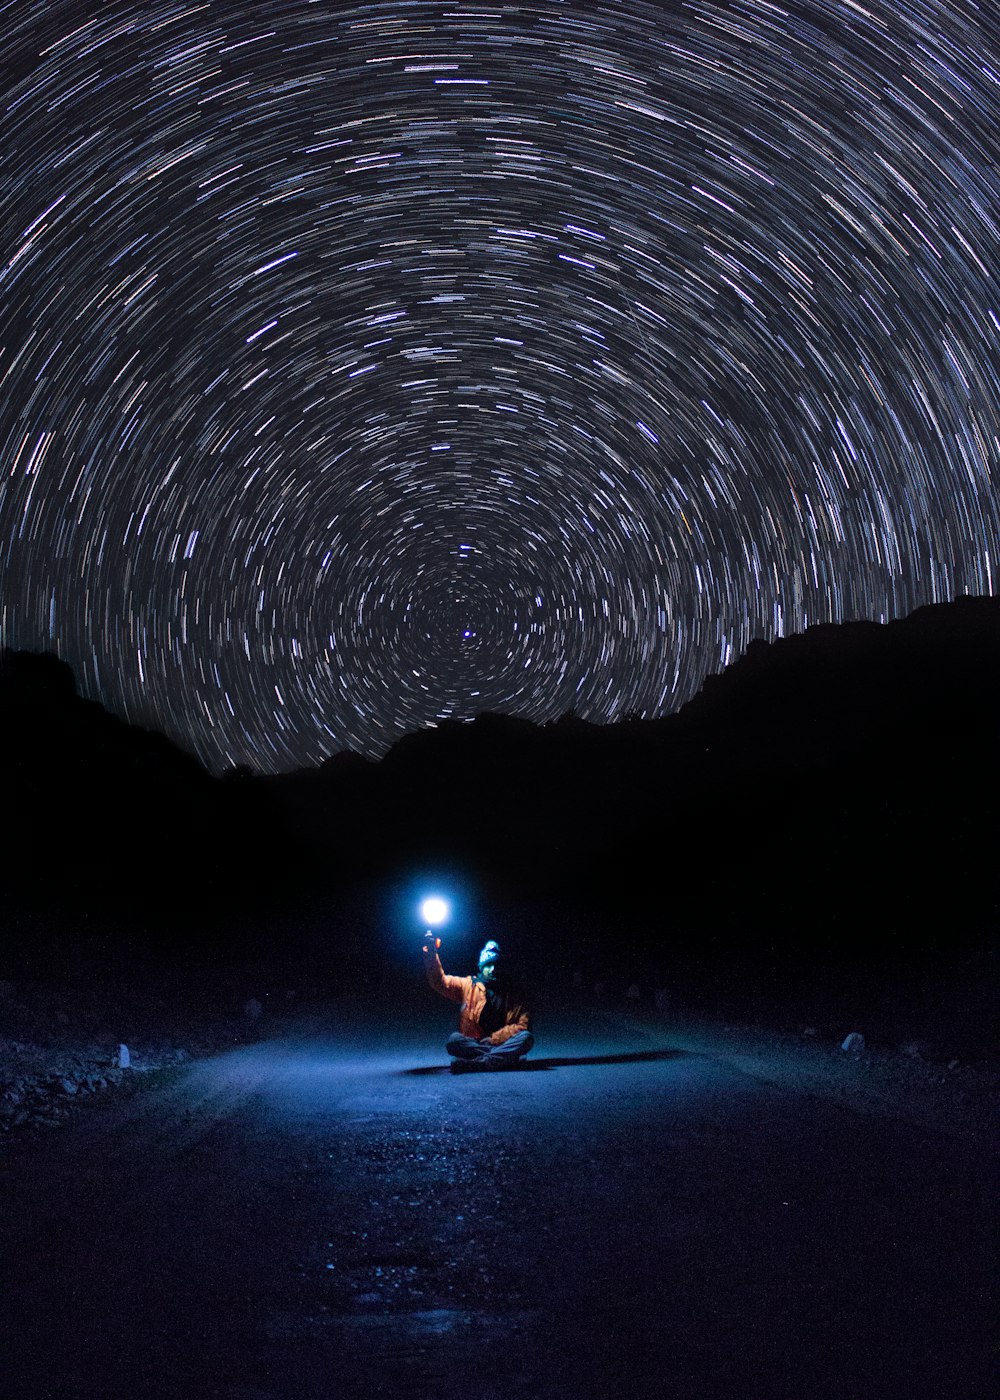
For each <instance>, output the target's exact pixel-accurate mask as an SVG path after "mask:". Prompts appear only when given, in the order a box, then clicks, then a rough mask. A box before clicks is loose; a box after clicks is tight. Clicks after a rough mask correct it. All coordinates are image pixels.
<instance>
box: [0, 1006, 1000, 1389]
mask: <svg viewBox="0 0 1000 1400" xmlns="http://www.w3.org/2000/svg"><path fill="white" fill-rule="evenodd" d="M446 1010H447V1008H446ZM337 1019H338V1020H339V1026H338V1031H337V1033H336V1034H335V1035H324V1034H322V1033H321V1031H320V1029H319V1028H318V1027H319V1026H320V1022H318V1021H314V1022H313V1024H312V1025H311V1027H300V1028H299V1029H298V1031H297V1032H296V1033H295V1034H289V1035H288V1036H287V1037H286V1038H283V1039H280V1040H276V1041H268V1042H263V1043H260V1044H258V1045H253V1046H245V1047H242V1048H240V1049H237V1050H234V1051H233V1052H231V1053H229V1054H226V1055H223V1056H219V1057H217V1058H214V1059H211V1060H206V1061H202V1062H200V1063H197V1064H194V1065H191V1066H188V1067H186V1068H185V1069H184V1070H183V1071H178V1072H176V1073H175V1074H174V1075H173V1077H172V1078H171V1079H170V1081H169V1082H162V1083H158V1084H157V1085H156V1087H154V1088H151V1089H149V1090H147V1091H145V1092H143V1093H141V1094H139V1095H137V1096H136V1097H135V1098H134V1099H132V1100H131V1101H129V1102H127V1103H116V1104H111V1105H108V1106H107V1107H103V1108H102V1107H95V1108H93V1109H92V1110H90V1111H89V1112H88V1113H86V1114H85V1115H82V1116H81V1118H80V1120H79V1121H78V1122H76V1123H74V1124H73V1125H72V1126H71V1127H69V1128H67V1129H64V1130H62V1131H60V1132H58V1133H53V1134H52V1135H51V1136H50V1137H49V1138H47V1139H46V1140H44V1141H41V1142H27V1143H22V1144H19V1145H17V1146H13V1147H11V1148H10V1149H9V1150H8V1152H7V1153H6V1156H5V1159H4V1160H3V1161H2V1162H0V1186H2V1202H3V1204H2V1227H0V1298H2V1303H0V1308H2V1313H3V1322H4V1326H3V1356H2V1359H0V1367H2V1377H0V1390H2V1393H3V1395H4V1396H9V1397H10V1400H40V1398H41V1397H45V1400H49V1398H50V1397H51V1400H57V1398H58V1400H119V1397H121V1400H125V1397H128V1400H167V1397H170V1400H174V1398H175V1397H176V1400H181V1397H184V1398H185V1400H186V1397H198V1398H199V1400H203V1398H205V1397H218V1400H332V1397H341V1396H348V1397H351V1396H355V1395H356V1396H404V1395H405V1396H408V1397H409V1396H418V1397H422V1396H427V1397H441V1400H445V1397H456V1400H457V1397H463V1400H464V1397H469V1400H494V1397H496V1398H497V1400H499V1397H503V1400H510V1398H511V1397H514V1396H524V1397H526V1400H528V1397H530V1400H557V1397H558V1400H564V1398H565V1400H570V1398H571V1397H572V1400H580V1397H583V1396H588V1397H589V1396H600V1397H616V1396H618V1395H622V1396H625V1395H628V1396H638V1397H661V1396H663V1397H666V1396H671V1397H677V1398H678V1400H702V1397H704V1398H705V1400H708V1398H709V1397H711V1400H715V1397H721V1396H727V1397H729V1396H732V1397H734V1400H757V1398H758V1397H759V1398H760V1400H771V1397H775V1398H776V1400H777V1398H778V1397H780V1400H792V1398H793V1397H794V1400H852V1398H853V1397H857V1400H891V1398H892V1397H896V1396H899V1397H903V1396H905V1397H907V1400H923V1398H924V1397H926V1400H980V1397H985V1396H986V1395H987V1394H989V1393H990V1387H989V1385H988V1383H987V1382H988V1356H987V1336H988V1323H987V1319H988V1315H989V1300H988V1290H989V1282H990V1263H991V1252H992V1241H991V1215H990V1206H989V1187H990V1180H989V1173H988V1170H987V1165H986V1155H985V1152H984V1151H983V1150H981V1149H979V1148H977V1147H976V1146H974V1145H971V1144H968V1143H962V1142H958V1141H956V1140H955V1139H954V1138H949V1137H946V1136H943V1135H939V1134H937V1133H935V1132H933V1131H930V1130H928V1129H922V1128H919V1127H915V1126H912V1125H911V1126H907V1125H905V1124H903V1123H901V1122H899V1121H896V1120H891V1119H880V1118H878V1117H877V1116H873V1115H870V1114H865V1115H856V1114H854V1113H851V1112H849V1111H846V1110H845V1109H843V1108H840V1107H837V1106H836V1105H834V1104H832V1103H829V1102H825V1101H823V1100H822V1099H821V1098H816V1097H805V1096H803V1095H801V1094H798V1093H795V1092H793V1091H791V1090H790V1089H788V1088H786V1087H783V1086H782V1085H781V1084H773V1083H764V1082H762V1081H761V1080H760V1079H758V1078H756V1077H753V1076H752V1075H749V1074H747V1073H744V1072H741V1071H739V1070H738V1069H736V1068H734V1067H733V1065H732V1064H731V1063H729V1062H727V1061H726V1060H725V1059H724V1058H721V1057H718V1056H713V1055H712V1054H711V1053H708V1052H706V1051H705V1050H701V1051H692V1050H691V1049H684V1048H682V1047H680V1046H679V1045H678V1044H677V1043H675V1041H673V1040H672V1037H671V1029H670V1024H669V1022H667V1023H665V1024H664V1025H663V1026H662V1028H657V1030H656V1031H655V1034H654V1033H653V1032H651V1031H650V1030H649V1029H648V1028H644V1029H642V1030H641V1031H640V1030H639V1029H637V1028H631V1029H630V1028H629V1027H628V1025H627V1023H625V1022H623V1021H622V1020H620V1019H616V1018H611V1017H601V1016H596V1015H594V1014H592V1013H588V1014H586V1015H584V1014H583V1013H581V1014H579V1015H578V1016H576V1017H573V1016H569V1017H564V1018H562V1019H561V1020H560V1021H559V1023H558V1024H556V1023H551V1024H549V1025H548V1026H547V1027H546V1031H545V1035H544V1037H542V1038H540V1041H539V1044H538V1046H537V1048H536V1052H535V1055H534V1056H533V1059H534V1065H533V1067H532V1068H531V1069H530V1070H524V1071H519V1072H517V1073H514V1074H490V1075H486V1074H476V1075H472V1074H470V1075H462V1076H453V1075H449V1074H448V1073H447V1072H445V1071H444V1068H443V1065H442V1063H441V1061H442V1059H443V1056H442V1054H441V1051H440V1043H441V1041H442V1040H443V1037H444V1033H445V1032H446V1030H447V1029H448V1027H447V1025H446V1024H445V1023H444V1022H441V1021H440V1017H439V1018H437V1019H435V1018H434V1017H433V1016H428V1018H427V1020H428V1022H429V1024H426V1023H425V1024H424V1025H423V1026H418V1025H416V1024H414V1025H413V1026H412V1027H410V1028H408V1029H399V1030H395V1031H393V1032H392V1033H391V1034H389V1035H388V1036H387V1034H386V1032H385V1030H384V1028H375V1027H372V1026H369V1025H367V1024H366V1023H365V1021H364V1019H363V1018H362V1017H360V1016H357V1017H355V1018H353V1019H352V1018H350V1017H347V1018H345V1017H344V1013H343V1011H342V1009H341V1010H340V1011H338V1013H337ZM439 1022H440V1024H439Z"/></svg>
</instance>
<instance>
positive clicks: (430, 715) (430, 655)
mask: <svg viewBox="0 0 1000 1400" xmlns="http://www.w3.org/2000/svg"><path fill="white" fill-rule="evenodd" d="M0 35H2V38H3V58H2V60H0V73H2V78H0V82H2V92H0V236H2V240H3V244H2V248H0V549H2V554H0V606H2V614H0V640H2V641H3V642H4V643H5V644H7V645H9V646H15V647H22V648H29V649H32V650H45V649H50V650H55V651H57V652H58V653H59V655H61V656H62V657H63V658H64V659H65V660H67V661H68V662H69V663H70V664H71V665H72V666H73V667H74V669H75V670H76V672H77V675H78V678H79V681H80V685H81V688H82V690H83V691H84V693H85V694H87V695H89V696H91V697H92V698H95V699H99V700H101V701H103V702H104V703H105V704H106V705H107V706H108V707H109V708H111V709H113V710H114V711H116V712H117V713H119V714H121V715H124V716H125V717H127V718H129V719H132V720H134V721H136V722H141V723H145V724H151V725H154V726H155V727H157V728H161V729H163V730H165V731H166V732H167V733H169V734H170V735H171V736H172V737H173V738H175V739H177V740H179V741H180V742H181V743H182V744H184V745H185V746H186V747H189V748H192V749H194V750H195V751H196V752H197V753H198V754H199V755H200V756H201V757H202V758H203V759H204V760H205V761H206V762H207V763H208V764H209V765H210V766H211V767H213V768H221V767H223V766H225V765H226V764H228V763H231V762H232V763H248V764H250V765H251V766H252V767H254V768H255V769H258V770H262V771H274V770H282V769H288V768H291V767H295V766H298V765H302V764H307V763H314V762H317V761H318V760H320V759H321V758H322V757H324V756H326V755H327V754H329V753H331V752H334V751H336V750H338V749H341V748H345V747H350V748H355V749H358V750H360V751H361V752H364V753H368V754H377V753H380V752H382V751H384V749H385V748H386V747H388V745H389V744H390V743H391V742H392V741H393V740H394V739H396V738H398V737H399V736H400V735H401V734H402V733H404V732H406V731H407V730H410V729H414V728H416V727H418V726H421V725H426V724H428V723H432V722H434V721H435V719H436V718H439V717H442V716H457V717H463V716H469V715H472V714H474V713H476V712H477V711H480V710H501V711H508V712H513V713H518V714H522V715H525V716H527V717H529V718H532V719H535V720H537V721H546V720H550V719H553V718H555V717H557V716H559V715H560V714H562V713H564V712H565V711H567V710H569V709H571V708H575V709H576V710H577V711H578V712H579V713H580V714H581V715H583V716H585V717H587V718H590V719H594V720H613V719H615V718H619V717H621V716H623V715H624V714H625V713H627V712H629V711H640V712H642V713H644V714H647V715H650V716H652V715H660V714H664V713H667V712H669V711H671V710H674V709H676V708H677V707H678V706H679V705H680V704H681V703H683V702H684V701H685V700H687V699H689V698H690V697H691V696H692V695H693V694H694V693H695V692H696V691H697V690H698V688H699V687H700V685H701V683H702V681H703V680H704V678H705V676H706V675H707V674H709V673H712V672H715V671H718V670H719V669H721V667H723V666H724V665H725V664H727V663H728V662H729V661H730V660H732V659H735V657H736V656H738V655H739V654H740V652H741V651H742V650H743V649H744V648H745V646H746V644H747V642H748V641H749V640H750V639H751V638H752V637H757V636H759V637H764V638H767V639H770V638H774V637H779V636H782V635H785V634H787V633H790V632H796V631H800V630H802V629H803V628H804V627H806V626H808V625H810V624H813V623H817V622H828V621H842V620H847V619H853V618H862V617H863V618H873V619H880V618H881V619H885V620H889V619H891V618H896V617H901V616H904V615H905V614H907V613H908V612H910V611H912V610H913V609H914V608H916V607H918V606H920V605H921V604H924V603H929V602H934V601H945V600H948V599H950V598H952V597H953V596H955V595H956V594H959V593H994V592H995V591H996V576H997V571H998V567H1000V559H998V554H1000V505H998V497H997V490H996V483H995V482H994V481H992V480H991V472H993V473H995V472H996V471H997V470H998V465H997V464H998V461H1000V354H998V350H997V343H998V337H1000V291H998V287H1000V282H998V281H997V279H996V276H995V274H996V272H997V270H998V269H1000V249H998V241H1000V240H998V221H1000V175H998V171H1000V10H998V9H997V8H996V6H995V5H994V4H993V3H992V0H991V2H990V3H984V4H983V5H981V6H977V5H975V4H973V3H972V0H910V3H907V0H865V3H862V0H792V3H782V4H778V3H774V4H772V3H765V0H711V2H710V0H691V3H683V4H682V3H680V2H679V0H675V3H669V4H661V5H649V4H640V3H633V0H606V3H596V0H595V3H584V0H573V3H568V4H565V3H559V2H558V0H529V2H528V3H524V4H508V3H505V0H496V3H493V4H480V3H460V0H449V2H448V3H423V0H415V2H414V3H401V2H399V0H397V2H396V3H385V4H377V3H371V4H365V3H358V4H356V5H353V6H352V5H350V4H342V3H335V0H315V2H314V3H312V2H310V0H269V2H268V3H247V0H202V3H174V2H173V0H143V3H138V0H132V3H128V0H121V2H120V3H118V2H113V3H107V4H98V3H94V0H91V3H81V0H8V3H6V4H4V3H0Z"/></svg>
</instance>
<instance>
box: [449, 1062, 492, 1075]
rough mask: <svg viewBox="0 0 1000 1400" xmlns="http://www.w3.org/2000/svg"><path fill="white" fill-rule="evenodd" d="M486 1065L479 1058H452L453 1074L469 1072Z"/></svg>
mask: <svg viewBox="0 0 1000 1400" xmlns="http://www.w3.org/2000/svg"><path fill="white" fill-rule="evenodd" d="M483 1068H485V1066H484V1065H483V1064H481V1063H480V1061H479V1060H452V1062H451V1072H452V1074H469V1073H470V1072H471V1071H473V1070H477V1069H483Z"/></svg>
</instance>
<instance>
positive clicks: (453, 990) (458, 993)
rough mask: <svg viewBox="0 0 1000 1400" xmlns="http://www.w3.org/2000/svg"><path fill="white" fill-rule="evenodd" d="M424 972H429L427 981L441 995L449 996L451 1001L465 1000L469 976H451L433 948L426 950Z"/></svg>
mask: <svg viewBox="0 0 1000 1400" xmlns="http://www.w3.org/2000/svg"><path fill="white" fill-rule="evenodd" d="M424 972H425V973H426V974H427V981H428V982H429V983H430V985H431V986H432V987H433V988H434V990H435V991H436V992H438V993H439V994H440V995H441V996H443V997H447V998H448V1000H449V1001H464V1000H465V983H466V982H467V981H468V978H467V977H449V976H448V974H447V973H446V972H445V970H444V968H443V967H442V966H441V959H440V958H439V957H438V955H437V953H436V952H434V951H433V950H430V949H428V950H426V951H425V952H424Z"/></svg>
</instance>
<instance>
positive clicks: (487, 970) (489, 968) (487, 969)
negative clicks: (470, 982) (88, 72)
mask: <svg viewBox="0 0 1000 1400" xmlns="http://www.w3.org/2000/svg"><path fill="white" fill-rule="evenodd" d="M499 952H500V948H499V946H498V944H496V943H495V942H494V941H493V939H492V938H491V939H490V940H489V942H488V943H484V944H483V947H482V951H481V952H480V954H479V975H480V977H481V978H482V979H483V981H484V982H488V981H489V980H490V978H491V977H492V976H493V975H494V973H495V972H496V960H497V957H498V955H499Z"/></svg>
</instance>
